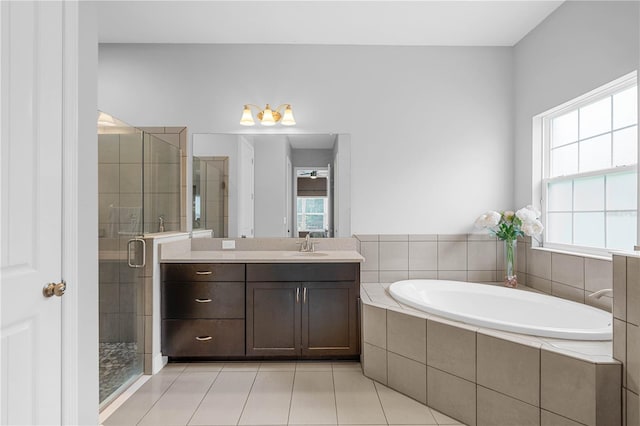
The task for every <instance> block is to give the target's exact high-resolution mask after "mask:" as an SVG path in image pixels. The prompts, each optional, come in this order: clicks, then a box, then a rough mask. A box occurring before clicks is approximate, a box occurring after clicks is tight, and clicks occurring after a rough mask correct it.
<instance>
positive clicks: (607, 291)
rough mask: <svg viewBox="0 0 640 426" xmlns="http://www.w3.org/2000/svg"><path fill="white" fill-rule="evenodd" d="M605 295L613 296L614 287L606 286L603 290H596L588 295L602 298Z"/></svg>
mask: <svg viewBox="0 0 640 426" xmlns="http://www.w3.org/2000/svg"><path fill="white" fill-rule="evenodd" d="M604 295H611V296H613V289H612V288H605V289H603V290H598V291H596V292H594V293H591V294H590V295H589V296H588V297H591V298H593V299H600V298H601V297H602V296H604Z"/></svg>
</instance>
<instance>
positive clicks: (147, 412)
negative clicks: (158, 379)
mask: <svg viewBox="0 0 640 426" xmlns="http://www.w3.org/2000/svg"><path fill="white" fill-rule="evenodd" d="M165 367H166V366H165ZM165 367H163V368H165ZM186 369H187V367H185V368H184V369H183V370H182V371H181V372H180V373H179V374H177V375H176V378H175V379H173V380H172V381H171V384H170V385H169V386H167V388H166V389H165V390H164V392H162V394H161V395H160V396H159V397H158V399H156V400H155V401H154V402H153V404H151V407H149V409H148V410H147V411H145V413H144V415H143V416H142V417H140V420H138V421H137V422H136V425H139V424H140V423H141V422H142V420H144V418H145V417H147V414H149V412H150V411H151V410H152V409H153V407H155V406H156V404H157V403H158V401H160V400H161V399H162V397H163V396H164V395H165V394H166V393H167V392H169V389H171V387H172V386H173V385H174V384H175V383H176V381H177V380H178V378H179V377H180V376H182V373H184V371H185V370H186ZM158 373H159V372H158ZM158 373H156V374H158ZM152 379H153V377H151V379H149V381H151V380H152ZM114 414H115V413H114ZM105 421H106V420H105Z"/></svg>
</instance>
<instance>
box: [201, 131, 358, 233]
mask: <svg viewBox="0 0 640 426" xmlns="http://www.w3.org/2000/svg"><path fill="white" fill-rule="evenodd" d="M350 144H351V139H350V135H348V134H268V135H264V134H221V133H217V134H212V133H197V134H194V135H193V140H192V147H191V148H192V149H191V166H192V176H191V182H190V185H189V186H190V188H191V191H190V196H191V200H192V202H191V204H192V218H191V220H192V224H193V229H211V230H212V231H213V235H214V237H223V238H242V237H245V238H252V237H261V238H264V237H293V238H300V237H304V236H306V235H307V234H309V235H310V236H311V237H314V238H331V237H349V236H351V223H350V216H351V204H350V197H351V170H350V163H351V147H350Z"/></svg>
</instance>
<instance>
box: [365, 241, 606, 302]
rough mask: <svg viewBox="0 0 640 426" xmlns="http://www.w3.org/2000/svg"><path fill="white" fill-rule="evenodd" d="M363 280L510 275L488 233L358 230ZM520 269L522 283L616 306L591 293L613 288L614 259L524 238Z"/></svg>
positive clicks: (478, 278) (484, 278)
mask: <svg viewBox="0 0 640 426" xmlns="http://www.w3.org/2000/svg"><path fill="white" fill-rule="evenodd" d="M354 236H355V238H356V239H357V244H358V250H359V251H360V254H362V256H363V257H364V258H365V259H366V260H365V262H364V263H363V264H362V269H361V281H362V282H363V283H369V282H381V283H389V282H394V281H398V280H406V279H420V278H425V279H447V280H456V281H473V282H496V281H502V278H503V274H504V260H503V257H504V245H503V242H502V241H500V240H498V239H497V238H495V237H493V236H490V235H486V234H437V235H436V234H421V235H418V234H402V235H385V234H379V235H378V234H357V235H354ZM517 256H518V259H517V262H518V264H517V271H518V282H519V283H520V284H521V285H523V284H524V285H527V286H529V287H533V288H535V289H536V290H539V291H542V292H544V293H548V294H552V295H554V296H558V297H562V298H564V299H570V300H573V301H576V302H580V303H586V304H589V305H593V306H596V307H599V308H601V309H606V310H608V311H611V309H612V297H610V296H602V297H601V298H600V299H595V298H590V297H588V296H589V294H591V293H593V292H595V291H598V290H602V289H605V288H613V279H612V276H613V271H612V262H611V261H610V260H606V259H599V258H594V257H587V256H577V255H569V254H563V253H557V252H551V251H548V250H543V249H538V248H532V247H531V240H530V239H528V238H526V239H521V240H520V241H519V242H518V254H517Z"/></svg>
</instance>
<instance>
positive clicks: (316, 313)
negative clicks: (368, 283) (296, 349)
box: [302, 281, 359, 357]
mask: <svg viewBox="0 0 640 426" xmlns="http://www.w3.org/2000/svg"><path fill="white" fill-rule="evenodd" d="M358 290H359V289H358V285H357V284H356V283H355V282H353V281H347V282H344V281H342V282H310V283H304V284H303V290H302V355H304V356H309V357H313V356H341V355H357V354H358V353H359V344H358V341H359V337H358V294H359V291H358Z"/></svg>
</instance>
